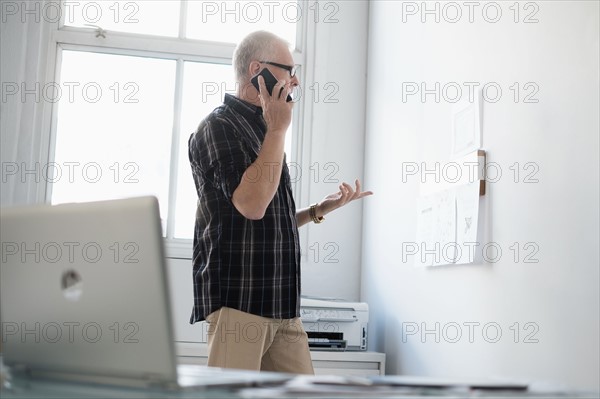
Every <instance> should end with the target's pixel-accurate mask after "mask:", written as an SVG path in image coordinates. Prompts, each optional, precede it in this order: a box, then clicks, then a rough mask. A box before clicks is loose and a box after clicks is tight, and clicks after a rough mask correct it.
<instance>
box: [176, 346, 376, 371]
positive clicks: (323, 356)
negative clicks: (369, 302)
mask: <svg viewBox="0 0 600 399" xmlns="http://www.w3.org/2000/svg"><path fill="white" fill-rule="evenodd" d="M175 346H176V350H177V360H178V361H179V363H185V364H200V365H206V362H207V360H208V355H207V348H206V344H203V343H198V342H176V343H175ZM310 355H311V357H312V360H313V367H314V369H315V374H317V375H319V374H329V375H340V376H369V375H384V374H385V354H384V353H379V352H328V351H311V352H310Z"/></svg>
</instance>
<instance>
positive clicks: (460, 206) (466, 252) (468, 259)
mask: <svg viewBox="0 0 600 399" xmlns="http://www.w3.org/2000/svg"><path fill="white" fill-rule="evenodd" d="M478 218H479V181H475V182H473V183H469V184H467V185H464V186H460V187H457V188H456V243H457V254H456V255H457V256H456V262H455V263H456V264H464V263H473V261H474V259H473V257H474V248H476V247H475V245H476V243H477V227H478Z"/></svg>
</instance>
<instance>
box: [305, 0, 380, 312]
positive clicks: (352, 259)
mask: <svg viewBox="0 0 600 399" xmlns="http://www.w3.org/2000/svg"><path fill="white" fill-rule="evenodd" d="M325 4H328V3H324V4H322V5H321V13H320V16H319V19H318V22H317V23H316V26H315V33H314V37H309V40H312V44H309V49H314V53H312V52H309V54H308V55H307V61H306V65H307V67H308V68H309V70H308V71H307V76H306V79H305V82H303V87H304V95H305V100H306V103H305V107H306V115H305V119H304V127H305V129H304V142H305V145H304V147H303V152H302V156H301V158H299V160H298V162H299V163H300V165H302V166H301V169H302V178H303V186H302V190H303V191H302V192H301V193H300V195H299V196H298V197H297V198H296V205H297V206H299V207H304V206H308V205H309V204H312V203H315V202H317V201H320V200H321V199H322V198H323V197H324V196H326V195H328V194H330V193H333V192H337V191H338V190H339V189H338V186H339V184H340V183H341V182H343V181H346V182H349V183H351V184H354V183H353V182H354V179H356V178H361V179H362V177H363V176H362V174H363V154H364V126H365V115H364V110H365V93H366V87H365V83H366V66H367V62H366V54H367V16H368V8H369V6H368V2H367V1H343V2H331V4H330V7H327V6H325ZM332 5H335V6H336V7H335V8H334V7H333V6H332ZM310 16H311V18H312V17H314V15H313V14H310ZM336 20H337V21H336ZM311 86H312V87H313V89H312V90H311V89H310V87H311ZM317 88H318V90H317ZM317 93H318V96H317V95H316V94H317ZM317 171H318V172H317ZM367 189H368V187H367ZM361 221H362V206H361V204H360V203H354V204H350V205H348V206H347V207H346V208H343V209H340V210H339V211H337V212H335V213H332V214H330V215H329V216H327V217H326V220H325V221H324V222H323V223H322V224H320V225H314V224H312V223H310V224H309V225H307V226H305V227H302V228H301V237H302V244H303V246H302V251H303V262H302V263H303V269H302V293H303V294H305V295H316V296H325V297H336V298H344V299H347V300H354V301H357V300H359V297H360V267H361V266H360V265H361V231H362V224H361Z"/></svg>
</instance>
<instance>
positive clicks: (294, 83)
mask: <svg viewBox="0 0 600 399" xmlns="http://www.w3.org/2000/svg"><path fill="white" fill-rule="evenodd" d="M290 83H291V85H292V87H295V86H300V79H298V75H294V77H293V78H292V80H290Z"/></svg>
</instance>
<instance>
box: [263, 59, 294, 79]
mask: <svg viewBox="0 0 600 399" xmlns="http://www.w3.org/2000/svg"><path fill="white" fill-rule="evenodd" d="M259 62H260V63H262V64H269V65H273V66H276V67H278V68H281V69H285V70H286V71H288V72H289V73H290V78H293V77H294V76H296V72H298V67H299V65H294V66H289V65H284V64H279V63H277V62H271V61H259Z"/></svg>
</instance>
